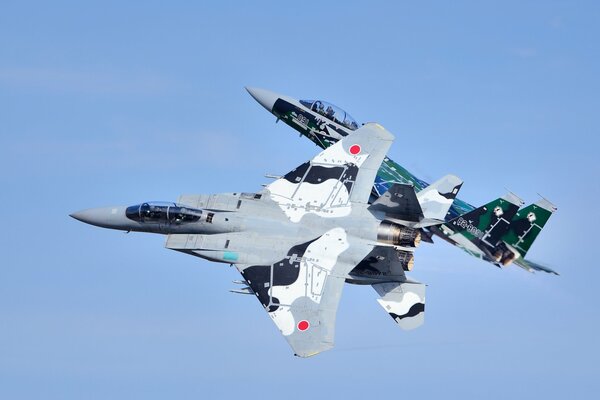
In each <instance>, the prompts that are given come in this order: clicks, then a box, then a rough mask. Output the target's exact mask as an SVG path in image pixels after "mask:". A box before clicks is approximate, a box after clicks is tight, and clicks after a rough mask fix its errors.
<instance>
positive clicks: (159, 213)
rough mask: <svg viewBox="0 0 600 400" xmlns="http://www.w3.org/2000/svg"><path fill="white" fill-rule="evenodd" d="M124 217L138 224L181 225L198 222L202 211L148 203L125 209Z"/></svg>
mask: <svg viewBox="0 0 600 400" xmlns="http://www.w3.org/2000/svg"><path fill="white" fill-rule="evenodd" d="M125 215H126V216H127V218H129V219H131V220H134V221H138V222H165V223H170V224H183V223H188V222H196V221H199V220H200V217H201V216H202V210H198V209H196V208H190V207H186V206H182V205H180V204H176V203H165V202H150V203H142V204H136V205H135V206H131V207H127V209H126V210H125Z"/></svg>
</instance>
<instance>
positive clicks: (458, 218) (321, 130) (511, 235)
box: [246, 87, 557, 274]
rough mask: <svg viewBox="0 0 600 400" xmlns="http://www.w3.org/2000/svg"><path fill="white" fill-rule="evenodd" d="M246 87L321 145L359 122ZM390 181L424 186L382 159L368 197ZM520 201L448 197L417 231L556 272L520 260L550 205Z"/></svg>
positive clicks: (501, 262) (317, 103)
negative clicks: (436, 216)
mask: <svg viewBox="0 0 600 400" xmlns="http://www.w3.org/2000/svg"><path fill="white" fill-rule="evenodd" d="M246 90H247V91H248V93H250V95H251V96H252V97H253V98H254V99H255V100H256V101H257V102H258V103H260V104H261V105H262V106H263V107H264V108H265V109H267V110H268V111H269V112H270V113H272V114H273V115H275V116H276V117H277V121H279V120H282V121H283V122H285V123H286V124H287V125H289V126H291V127H292V128H294V129H295V130H296V131H298V132H300V134H301V135H303V136H305V137H307V138H309V139H310V140H312V141H313V142H314V143H315V144H316V145H317V146H319V147H321V148H327V147H328V146H330V145H332V144H333V143H335V142H337V141H338V140H340V139H342V138H344V137H346V136H348V135H352V134H354V132H355V131H356V130H357V129H358V128H359V126H360V125H361V124H359V123H358V122H356V120H355V119H354V118H352V116H350V114H348V113H347V112H346V111H344V110H342V109H341V108H339V107H337V106H335V105H333V104H331V103H329V102H326V101H324V100H296V99H293V98H291V97H289V96H284V95H280V94H277V93H274V92H271V91H269V90H265V89H259V88H251V87H247V88H246ZM396 183H400V184H409V185H412V186H413V187H414V190H415V191H416V192H420V191H421V190H423V189H425V188H426V187H428V186H429V184H428V183H427V182H425V181H423V180H421V179H419V178H417V177H416V176H414V175H413V174H411V173H410V172H409V171H407V170H406V169H404V168H403V167H402V166H400V165H399V164H397V163H396V162H394V161H393V160H392V159H390V158H389V157H385V158H384V160H383V162H382V164H381V167H380V168H379V171H378V172H377V176H376V178H375V182H374V185H373V189H372V199H371V200H374V199H377V198H379V197H380V196H381V195H382V194H383V193H385V192H386V191H388V190H389V189H390V188H391V187H392V185H394V184H396ZM522 205H523V201H522V200H521V199H519V198H518V197H517V196H515V195H514V194H512V193H508V194H506V195H504V196H502V197H500V198H498V199H496V200H494V201H491V202H490V203H488V204H485V205H483V206H481V207H474V206H473V205H471V204H469V203H467V202H465V201H463V200H460V199H454V202H453V204H452V206H451V207H450V209H449V210H448V213H447V215H446V216H445V221H446V223H444V224H442V225H434V226H431V227H428V228H425V229H422V231H421V233H422V235H423V240H425V241H429V242H433V241H432V236H434V235H435V236H438V237H440V238H442V239H443V240H445V241H447V242H449V243H451V244H453V245H455V246H457V247H459V248H461V249H463V250H464V251H466V252H467V253H468V254H470V255H472V256H475V257H478V258H480V259H482V260H485V261H488V262H490V263H492V264H493V265H496V266H498V267H505V266H508V265H510V264H511V263H513V262H514V263H515V264H516V265H518V266H519V267H521V268H523V269H525V270H527V271H529V272H534V271H544V272H549V273H553V274H557V273H556V272H555V271H553V270H552V269H550V268H548V267H546V266H544V265H541V264H538V263H535V262H532V261H529V260H525V255H526V254H527V252H528V251H529V248H530V247H531V245H532V244H533V241H534V240H535V239H536V238H537V236H538V234H539V233H540V231H541V230H542V228H543V227H544V225H545V224H546V222H547V221H548V219H549V218H550V216H551V215H552V213H553V212H554V211H556V207H555V206H554V205H553V204H552V203H550V202H549V201H548V200H546V199H541V200H540V201H538V202H537V203H535V204H532V205H530V206H528V207H525V208H524V209H522V210H521V211H519V207H521V206H522Z"/></svg>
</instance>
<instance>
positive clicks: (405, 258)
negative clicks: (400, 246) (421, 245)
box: [396, 250, 415, 271]
mask: <svg viewBox="0 0 600 400" xmlns="http://www.w3.org/2000/svg"><path fill="white" fill-rule="evenodd" d="M396 254H397V255H398V261H400V264H401V265H402V269H403V270H405V271H412V269H413V266H414V265H415V256H414V255H413V253H411V252H410V251H404V250H398V251H397V252H396Z"/></svg>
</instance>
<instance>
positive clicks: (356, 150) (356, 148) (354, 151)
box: [350, 144, 361, 156]
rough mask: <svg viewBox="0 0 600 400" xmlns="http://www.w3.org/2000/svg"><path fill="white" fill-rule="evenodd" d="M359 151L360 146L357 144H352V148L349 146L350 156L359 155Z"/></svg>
mask: <svg viewBox="0 0 600 400" xmlns="http://www.w3.org/2000/svg"><path fill="white" fill-rule="evenodd" d="M360 150H361V149H360V146H359V145H357V144H353V145H352V146H350V154H352V155H353V156H355V155H357V154H359V153H360Z"/></svg>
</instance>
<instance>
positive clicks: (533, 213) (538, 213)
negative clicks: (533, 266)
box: [502, 199, 556, 258]
mask: <svg viewBox="0 0 600 400" xmlns="http://www.w3.org/2000/svg"><path fill="white" fill-rule="evenodd" d="M554 211H556V207H555V206H554V205H553V204H552V203H550V202H549V201H548V200H546V199H541V200H539V201H537V202H536V203H535V204H531V205H529V206H527V207H525V208H523V209H522V210H519V211H518V212H517V213H516V214H515V216H514V217H513V218H512V221H511V223H510V226H509V228H508V231H507V232H506V233H505V234H504V235H503V236H502V241H503V242H504V243H506V244H507V245H509V246H511V247H512V248H514V249H516V250H517V251H518V252H519V254H520V256H521V257H523V258H524V257H525V254H527V252H528V251H529V249H530V248H531V245H532V244H533V242H534V241H535V239H536V238H537V236H538V235H539V234H540V232H541V231H542V229H543V228H544V225H546V223H547V222H548V220H549V219H550V216H552V213H554Z"/></svg>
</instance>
